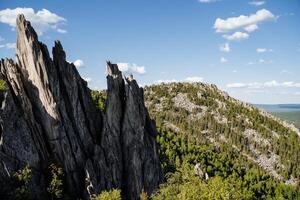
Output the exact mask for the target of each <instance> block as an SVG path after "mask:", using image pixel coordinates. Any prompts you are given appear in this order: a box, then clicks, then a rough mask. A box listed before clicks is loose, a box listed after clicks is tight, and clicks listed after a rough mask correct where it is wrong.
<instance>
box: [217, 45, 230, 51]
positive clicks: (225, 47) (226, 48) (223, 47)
mask: <svg viewBox="0 0 300 200" xmlns="http://www.w3.org/2000/svg"><path fill="white" fill-rule="evenodd" d="M219 49H220V51H222V52H226V53H228V52H230V46H229V44H228V43H225V44H224V45H221V46H220V48H219Z"/></svg>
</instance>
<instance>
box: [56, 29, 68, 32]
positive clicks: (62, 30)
mask: <svg viewBox="0 0 300 200" xmlns="http://www.w3.org/2000/svg"><path fill="white" fill-rule="evenodd" d="M56 30H57V32H59V33H67V32H68V31H67V30H65V29H61V28H58V29H56Z"/></svg>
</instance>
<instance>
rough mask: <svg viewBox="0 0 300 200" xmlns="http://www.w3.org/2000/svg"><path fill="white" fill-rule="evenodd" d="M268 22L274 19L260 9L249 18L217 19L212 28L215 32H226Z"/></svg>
mask: <svg viewBox="0 0 300 200" xmlns="http://www.w3.org/2000/svg"><path fill="white" fill-rule="evenodd" d="M270 20H273V21H274V20H276V17H275V16H274V15H273V14H272V13H271V12H270V11H268V10H266V9H261V10H258V11H257V12H256V13H255V14H251V15H249V16H245V15H240V16H239V17H230V18H227V19H221V18H217V19H216V21H215V24H214V28H215V29H216V32H228V31H232V30H235V29H239V28H245V27H247V26H250V25H254V24H256V25H257V24H258V23H261V22H264V21H270Z"/></svg>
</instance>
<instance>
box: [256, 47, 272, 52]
mask: <svg viewBox="0 0 300 200" xmlns="http://www.w3.org/2000/svg"><path fill="white" fill-rule="evenodd" d="M256 52H257V53H265V52H273V49H266V48H257V49H256Z"/></svg>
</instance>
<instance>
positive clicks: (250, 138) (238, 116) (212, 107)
mask: <svg viewBox="0 0 300 200" xmlns="http://www.w3.org/2000/svg"><path fill="white" fill-rule="evenodd" d="M145 101H146V105H147V106H148V109H149V113H150V115H151V117H152V118H153V119H155V121H156V124H157V127H158V132H159V135H158V137H157V141H158V143H159V144H160V147H161V149H160V156H161V161H162V165H163V169H164V173H165V177H166V180H167V182H166V183H165V184H163V185H162V186H161V188H160V190H159V191H158V192H157V193H156V194H155V195H154V197H153V198H154V199H300V189H299V183H298V182H297V180H299V178H300V163H299V156H300V146H299V144H300V139H299V137H298V136H297V134H296V133H295V132H293V131H292V130H290V129H289V128H288V127H285V126H284V125H283V124H281V122H279V121H277V120H276V118H273V117H270V116H268V115H265V114H264V113H262V112H261V111H260V110H258V109H256V108H254V107H252V106H250V105H247V104H244V103H242V102H239V101H237V100H234V99H232V98H230V97H228V96H227V94H225V93H222V92H221V91H219V90H218V89H217V88H216V87H215V86H212V85H205V84H201V83H198V84H187V83H172V84H162V85H155V86H151V87H146V88H145ZM191 108H192V109H191ZM287 158H288V159H287ZM197 163H199V164H200V165H201V169H202V171H203V172H205V173H207V174H208V176H209V177H210V178H209V179H208V181H205V180H202V179H200V178H199V177H197V176H195V175H194V166H195V164H197ZM295 180H296V181H295ZM285 181H288V182H289V183H290V184H285V183H284V182H285Z"/></svg>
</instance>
